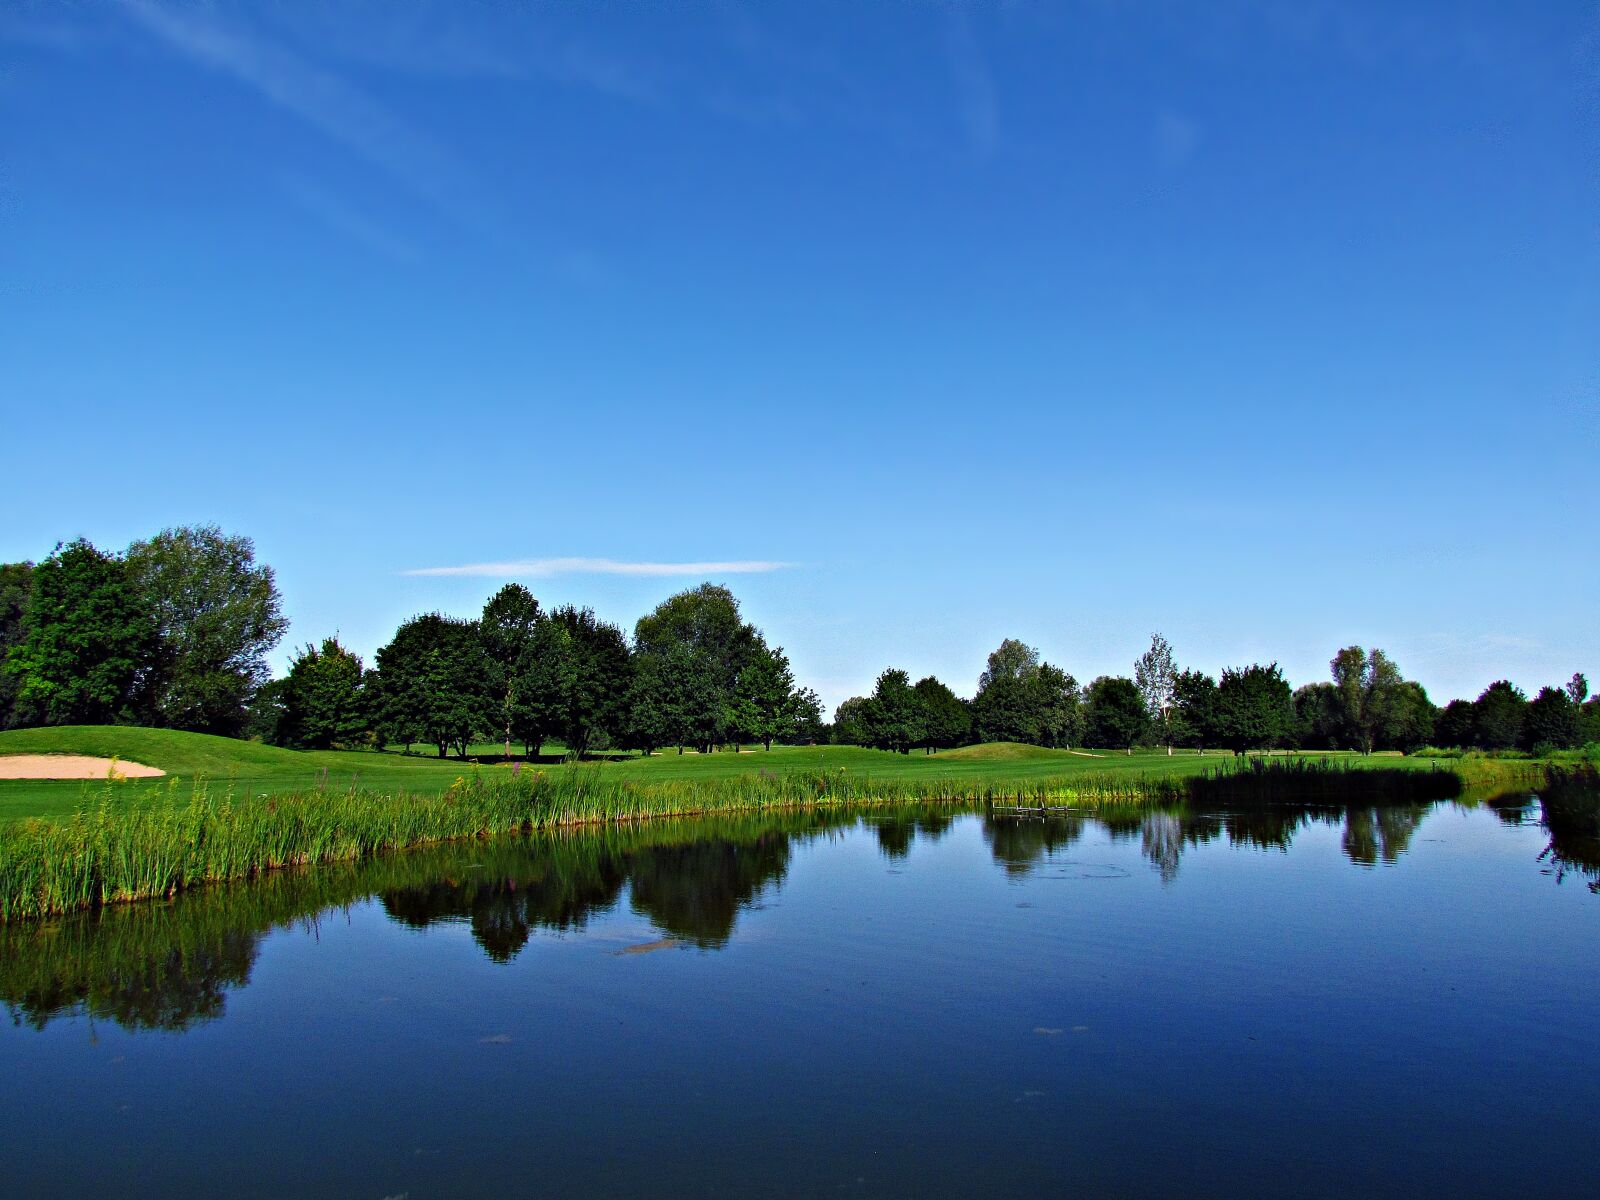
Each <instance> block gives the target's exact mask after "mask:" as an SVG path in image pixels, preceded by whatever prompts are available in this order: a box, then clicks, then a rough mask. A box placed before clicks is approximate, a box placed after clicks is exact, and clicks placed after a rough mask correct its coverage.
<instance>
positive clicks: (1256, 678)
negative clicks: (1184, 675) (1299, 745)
mask: <svg viewBox="0 0 1600 1200" xmlns="http://www.w3.org/2000/svg"><path fill="white" fill-rule="evenodd" d="M1213 714H1214V715H1213V720H1214V723H1215V732H1216V735H1217V740H1218V741H1219V742H1220V743H1221V744H1222V745H1223V746H1225V747H1226V748H1227V749H1229V750H1232V751H1233V752H1234V753H1235V754H1243V753H1244V752H1245V751H1247V750H1262V749H1266V748H1268V747H1271V746H1277V745H1280V744H1282V742H1283V741H1284V740H1285V738H1287V737H1288V736H1289V735H1290V734H1291V733H1292V732H1293V729H1294V701H1293V698H1292V697H1291V696H1290V694H1289V685H1288V684H1287V683H1286V682H1284V678H1283V672H1282V671H1281V670H1279V669H1278V664H1277V663H1272V664H1270V665H1268V666H1265V667H1263V666H1261V665H1260V664H1259V663H1256V664H1252V665H1251V666H1248V667H1241V668H1229V669H1228V670H1225V671H1223V672H1222V679H1221V681H1220V682H1219V683H1218V684H1217V695H1216V703H1215V705H1214V708H1213Z"/></svg>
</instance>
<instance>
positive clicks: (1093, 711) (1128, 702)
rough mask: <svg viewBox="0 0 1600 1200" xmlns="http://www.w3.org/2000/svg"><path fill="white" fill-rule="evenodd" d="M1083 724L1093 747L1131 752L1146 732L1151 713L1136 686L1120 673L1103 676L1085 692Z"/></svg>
mask: <svg viewBox="0 0 1600 1200" xmlns="http://www.w3.org/2000/svg"><path fill="white" fill-rule="evenodd" d="M1083 708H1084V724H1085V726H1086V729H1087V734H1086V736H1087V737H1088V741H1089V744H1090V745H1092V746H1106V747H1109V748H1111V749H1116V750H1126V751H1127V752H1128V753H1129V754H1132V753H1133V748H1134V746H1136V745H1137V744H1138V743H1139V740H1140V739H1141V738H1143V737H1144V735H1145V734H1146V733H1147V732H1148V731H1149V728H1150V714H1149V712H1148V711H1147V710H1146V709H1145V706H1144V697H1143V696H1141V695H1140V694H1139V688H1138V685H1137V684H1135V683H1134V682H1133V680H1131V679H1124V678H1123V677H1122V676H1120V675H1117V676H1112V675H1102V676H1101V677H1100V678H1099V679H1096V680H1095V681H1094V682H1093V683H1091V684H1090V685H1089V688H1088V691H1087V692H1085V693H1084V705H1083Z"/></svg>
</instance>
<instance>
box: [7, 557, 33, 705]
mask: <svg viewBox="0 0 1600 1200" xmlns="http://www.w3.org/2000/svg"><path fill="white" fill-rule="evenodd" d="M32 590H33V564H32V563H31V562H19V563H0V729H10V728H12V726H13V725H14V724H15V723H16V722H15V718H14V710H15V708H16V700H17V688H18V686H19V685H20V683H21V681H20V680H19V679H18V678H17V677H16V676H15V675H12V674H10V673H9V672H7V671H6V670H5V669H4V667H5V662H6V656H7V655H8V654H9V653H10V652H11V647H13V646H15V645H17V644H18V643H19V642H21V641H22V633H23V628H24V626H23V616H24V614H25V613H26V611H27V608H28V594H29V593H30V592H31V591H32Z"/></svg>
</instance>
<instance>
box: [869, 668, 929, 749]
mask: <svg viewBox="0 0 1600 1200" xmlns="http://www.w3.org/2000/svg"><path fill="white" fill-rule="evenodd" d="M926 723H927V714H926V711H925V710H924V708H923V705H922V699H921V697H919V696H918V695H917V693H916V692H915V691H913V690H912V687H911V676H909V675H908V674H906V673H905V672H904V671H902V670H899V669H898V668H895V667H890V668H889V669H888V670H886V671H884V673H883V674H882V675H879V676H878V684H877V686H876V687H875V688H874V689H873V691H872V695H871V697H870V698H869V699H868V700H867V705H866V711H865V725H866V734H867V744H868V745H871V746H876V747H877V748H878V749H879V750H896V751H899V752H900V753H901V754H906V753H909V752H910V749H911V747H912V746H916V745H920V744H921V743H922V742H923V740H924V739H925V737H926V730H925V725H926Z"/></svg>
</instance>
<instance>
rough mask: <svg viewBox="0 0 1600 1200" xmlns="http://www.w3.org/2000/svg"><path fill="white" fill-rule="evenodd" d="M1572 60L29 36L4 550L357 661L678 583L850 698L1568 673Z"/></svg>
mask: <svg viewBox="0 0 1600 1200" xmlns="http://www.w3.org/2000/svg"><path fill="white" fill-rule="evenodd" d="M1597 64H1600V21H1597V18H1596V16H1595V10H1594V9H1593V6H1592V5H1588V4H1576V3H1574V4H1563V3H1556V2H1550V3H1541V4H1537V5H1503V4H1499V5H1478V4H1470V3H1451V4H1440V5H1394V4H1376V5H1370V6H1365V5H1332V4H1327V5H1324V4H1321V3H1318V2H1316V0H1307V2H1304V3H1294V4H1281V5H1280V4H1269V3H1250V2H1234V3H1217V4H1199V3H1196V4H1149V5H1144V4H1136V3H1129V4H1113V3H1089V4H1066V3H1063V4H1033V3H1025V2H1017V3H1006V4H984V3H971V4H964V5H960V4H950V3H947V4H934V3H912V2H909V0H901V2H896V3H882V4H855V3H852V4H844V3H807V4H795V5H788V4H781V3H773V2H768V3H762V4H760V5H749V6H741V5H737V4H732V3H728V4H701V3H685V4H672V5H667V4H641V3H629V4H622V3H597V4H589V5H578V4H556V3H531V2H530V3H526V4H510V3H482V4H472V3H459V4H457V3H450V4H445V3H438V4H429V3H425V2H413V3H408V4H405V5H389V4H380V3H375V2H374V3H341V2H334V3H328V4H319V5H310V4H305V5H300V4H273V5H265V4H251V5H244V4H237V5H236V4H227V3H217V4H157V3H154V2H146V0H125V2H109V0H108V2H106V3H93V2H83V3H77V4H70V5H67V4H45V3H32V2H30V0H20V2H19V0H12V2H11V3H8V4H6V5H5V6H4V8H3V10H0V105H3V108H4V112H5V117H4V120H3V122H0V406H3V412H4V418H3V421H4V437H3V440H4V443H5V445H6V453H5V458H4V461H5V480H6V487H5V498H4V510H3V511H4V520H3V522H0V559H5V560H11V559H17V558H38V557H40V556H42V555H44V554H47V553H48V552H49V550H50V548H51V546H52V545H53V544H54V542H55V541H56V540H57V539H60V538H67V537H72V536H75V535H80V534H81V535H84V536H87V537H89V538H91V539H92V540H94V541H95V542H96V543H98V544H101V545H104V546H111V547H118V546H122V545H125V544H126V543H127V542H128V541H129V540H131V539H132V538H135V537H138V536H142V535H146V534H148V533H150V532H152V531H154V530H156V529H159V528H161V527H162V526H166V525H172V524H181V523H190V522H211V521H215V522H218V523H220V524H222V525H223V526H224V527H225V528H228V529H230V530H236V531H240V532H244V533H248V534H250V535H251V536H253V537H254V538H255V539H256V541H257V545H258V550H259V553H260V555H261V557H262V558H264V559H265V560H266V561H268V562H270V563H272V564H273V566H274V567H275V568H276V569H277V571H278V573H279V578H280V584H281V586H282V589H283V592H284V595H285V601H286V608H287V612H288V615H289V616H290V618H291V619H292V622H293V628H292V633H291V640H292V641H293V642H296V643H303V642H305V641H307V640H310V639H316V638H321V637H322V636H324V635H326V634H328V633H332V632H336V631H337V632H338V633H339V634H340V636H341V637H342V638H344V639H345V640H346V641H347V642H348V643H349V644H351V645H353V646H354V647H355V648H357V649H358V650H360V651H362V652H364V653H368V654H370V653H371V651H372V650H374V649H375V648H376V647H377V646H378V645H380V644H381V643H382V642H383V641H384V640H386V639H387V637H388V635H389V634H390V633H391V632H392V630H393V629H394V627H395V625H396V624H397V623H398V622H399V621H401V620H403V619H404V618H406V617H408V616H410V615H412V614H414V613H416V612H418V611H423V610H427V609H431V608H435V607H437V608H441V609H443V610H445V611H451V612H460V613H470V612H473V611H475V610H476V608H477V607H478V606H480V605H481V603H482V601H483V599H484V598H485V597H486V596H487V595H488V594H489V593H490V592H492V591H493V590H494V589H495V588H496V587H498V586H499V584H500V583H501V582H503V580H504V579H505V578H506V577H507V576H508V575H517V576H520V577H524V578H525V581H526V582H528V583H529V585H530V586H531V587H532V588H533V589H534V591H535V593H536V594H537V595H538V596H539V597H540V598H541V599H542V600H544V601H545V602H547V603H566V602H578V603H587V604H591V605H593V606H594V607H595V608H596V609H597V610H598V611H599V612H600V613H601V615H603V616H605V617H607V618H609V619H612V620H616V621H618V622H620V623H622V624H624V626H625V627H628V628H631V626H632V623H633V621H634V620H635V619H636V618H637V617H638V616H639V615H640V614H641V613H642V612H644V611H646V610H647V609H648V608H649V607H651V606H652V605H653V604H654V603H655V602H656V601H658V600H660V599H661V598H663V597H664V596H666V595H668V594H669V593H671V592H672V591H675V590H677V589H679V588H680V587H683V586H689V585H692V584H694V583H696V582H698V581H699V579H700V578H701V576H702V574H704V575H709V576H710V577H711V578H714V579H717V580H719V581H722V582H726V583H728V584H730V585H731V586H733V588H734V590H735V591H736V593H737V594H738V595H739V596H740V597H741V598H742V599H743V601H744V604H745V608H746V611H747V613H748V615H749V616H750V617H751V618H752V619H753V620H755V621H756V622H757V623H758V624H759V625H761V626H762V627H763V628H764V629H765V630H766V631H767V633H768V635H769V636H770V637H771V639H772V640H774V641H776V642H778V643H781V644H783V645H784V646H786V647H787V648H788V650H789V652H790V655H791V657H792V659H793V661H794V663H795V666H796V668H797V671H798V673H799V674H800V676H801V677H802V679H803V680H805V681H807V682H810V683H811V684H813V685H814V686H816V687H817V689H818V690H819V691H820V692H821V693H822V695H823V698H824V699H825V700H826V701H827V702H828V704H829V706H830V707H831V706H832V705H833V704H835V703H837V702H838V701H839V700H841V699H843V698H844V697H846V696H848V695H851V694H854V693H858V692H862V691H865V690H866V689H868V688H869V687H870V685H871V682H872V680H873V678H874V677H875V676H876V674H877V672H878V671H879V670H880V669H881V668H883V667H884V666H886V665H891V664H892V665H896V666H902V667H905V668H906V669H908V670H910V671H911V672H912V673H913V675H914V676H918V675H921V674H923V673H926V672H933V673H936V674H938V675H939V676H941V677H942V678H945V679H946V680H948V681H949V682H950V683H952V685H953V686H955V687H956V688H957V690H958V691H961V692H963V693H964V694H970V692H971V690H972V688H973V686H974V682H975V679H976V676H977V674H978V671H979V670H980V669H981V667H982V665H983V659H984V656H985V655H986V654H987V652H988V651H989V650H990V649H992V648H993V647H994V646H995V645H996V644H997V643H998V642H999V641H1000V639H1001V638H1003V637H1006V636H1015V637H1020V638H1023V639H1024V640H1026V641H1028V642H1030V643H1032V644H1034V645H1037V646H1038V647H1040V648H1041V650H1042V651H1043V652H1044V654H1045V656H1046V657H1047V658H1049V659H1050V660H1052V661H1055V662H1057V663H1060V664H1061V665H1063V666H1065V667H1066V668H1067V669H1069V670H1071V671H1072V672H1073V673H1074V674H1076V675H1077V676H1078V678H1079V679H1081V680H1087V679H1089V678H1090V677H1092V676H1094V675H1097V674H1100V673H1102V672H1113V671H1115V672H1127V671H1128V670H1129V669H1130V666H1131V663H1132V660H1133V659H1134V657H1135V656H1136V655H1137V654H1138V653H1139V652H1140V651H1141V650H1142V649H1143V648H1144V646H1145V644H1146V643H1147V642H1148V638H1149V635H1150V633H1151V631H1152V630H1158V629H1159V630H1161V631H1162V632H1164V633H1165V634H1166V635H1167V637H1168V638H1169V639H1170V640H1171V641H1172V642H1173V644H1174V646H1175V648H1176V651H1177V654H1178V657H1179V659H1180V662H1181V663H1182V664H1183V665H1194V666H1200V667H1203V668H1206V669H1208V670H1213V671H1215V670H1217V669H1219V668H1220V667H1222V666H1224V665H1229V664H1236V663H1242V662H1248V661H1253V660H1257V659H1260V660H1267V659H1277V660H1278V661H1280V662H1281V663H1282V664H1283V665H1284V667H1285V669H1286V671H1287V673H1288V674H1289V675H1290V677H1291V678H1292V679H1293V680H1294V681H1295V682H1296V683H1301V682H1307V681H1309V680H1312V679H1317V678H1322V677H1324V676H1325V674H1326V670H1327V660H1328V658H1329V657H1330V656H1331V655H1332V653H1333V651H1334V650H1336V649H1337V648H1338V647H1339V646H1341V645H1345V644H1348V643H1351V642H1362V643H1366V644H1376V645H1381V646H1383V647H1385V648H1386V649H1388V650H1390V651H1391V652H1392V653H1393V654H1394V655H1395V656H1396V657H1397V658H1398V659H1399V662H1400V664H1401V667H1402V669H1403V670H1405V671H1406V673H1407V674H1408V675H1409V676H1411V677H1413V678H1417V679H1419V680H1420V681H1421V682H1423V683H1424V684H1425V685H1426V686H1427V687H1428V688H1429V690H1430V692H1431V693H1432V694H1433V695H1434V697H1435V698H1436V699H1438V700H1441V701H1442V700H1444V699H1448V698H1450V697H1452V696H1455V695H1475V694H1476V693H1477V691H1478V690H1480V689H1481V688H1482V687H1483V686H1484V685H1485V684H1487V683H1488V682H1490V681H1491V680H1492V679H1495V678H1497V677H1500V676H1503V675H1509V676H1510V677H1511V678H1513V679H1515V680H1516V681H1518V682H1519V683H1521V684H1522V685H1523V686H1524V687H1527V688H1530V689H1533V688H1536V687H1538V686H1539V685H1540V684H1543V683H1546V682H1555V681H1558V680H1561V679H1564V678H1565V677H1566V676H1567V675H1569V674H1570V673H1571V672H1572V671H1573V670H1576V669H1582V670H1585V671H1587V672H1588V673H1589V675H1590V677H1591V678H1592V679H1596V680H1600V638H1597V633H1596V620H1595V617H1596V599H1595V598H1596V594H1597V590H1600V589H1597V585H1600V567H1597V561H1600V558H1597V554H1596V551H1597V549H1600V546H1597V538H1596V533H1595V529H1596V522H1595V474H1596V464H1597V462H1600V455H1597V449H1600V439H1597V433H1600V420H1597V407H1600V283H1597V281H1600V253H1597V237H1596V232H1597V231H1596V216H1597V205H1596V199H1597V196H1596V183H1597V175H1596V162H1597V158H1600V155H1597V151H1600V67H1597ZM574 560H575V561H574ZM593 560H604V561H603V562H601V563H596V562H595V561H593ZM497 563H523V564H533V565H531V566H530V565H524V566H522V567H519V568H516V569H514V570H499V569H493V568H489V569H486V570H485V571H484V572H483V573H465V574H439V573H434V574H421V575H418V574H408V573H407V572H412V571H417V570H419V569H428V568H459V567H466V566H471V565H474V564H497ZM703 563H710V564H720V565H718V566H715V567H713V568H706V569H704V570H701V569H694V568H689V567H686V568H683V570H682V573H671V572H670V571H669V573H648V568H642V567H640V566H639V564H668V565H669V567H670V564H703ZM608 564H609V565H608ZM619 564H620V565H619ZM736 567H744V568H746V569H741V570H737V571H736V570H735V569H734V568H736ZM287 649H288V646H287V645H286V646H285V653H286V652H287ZM283 657H284V656H283V655H282V654H280V655H279V659H280V661H281V659H282V658H283Z"/></svg>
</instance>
